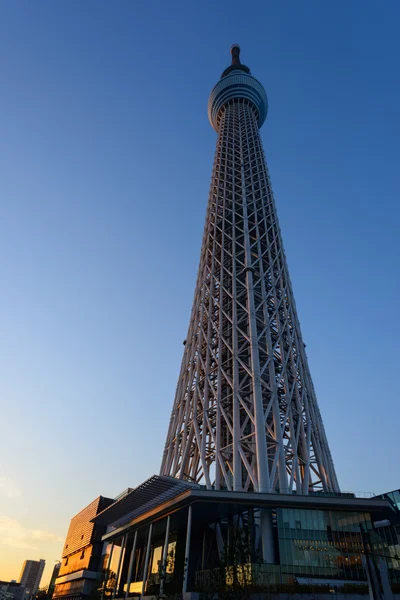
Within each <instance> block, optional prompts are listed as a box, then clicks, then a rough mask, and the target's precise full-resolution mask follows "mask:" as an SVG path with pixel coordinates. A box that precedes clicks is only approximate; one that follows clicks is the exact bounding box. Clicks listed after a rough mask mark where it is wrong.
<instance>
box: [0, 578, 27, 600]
mask: <svg viewBox="0 0 400 600" xmlns="http://www.w3.org/2000/svg"><path fill="white" fill-rule="evenodd" d="M0 600H25V588H24V586H23V585H21V584H20V583H17V582H16V581H0Z"/></svg>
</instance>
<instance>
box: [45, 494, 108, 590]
mask: <svg viewBox="0 0 400 600" xmlns="http://www.w3.org/2000/svg"><path fill="white" fill-rule="evenodd" d="M112 503H113V500H112V499H111V498H104V497H103V496H99V497H98V498H96V500H93V502H91V503H90V504H89V505H88V506H86V507H85V508H84V509H83V510H81V511H80V512H79V513H78V514H77V515H76V516H75V517H73V519H71V523H70V526H69V529H68V533H67V537H66V540H65V544H64V548H63V552H62V560H61V565H60V567H59V573H58V577H57V579H56V581H55V588H54V592H53V598H63V599H65V600H67V599H70V598H74V599H78V598H85V597H88V596H89V595H91V594H92V593H93V592H94V591H95V590H96V589H97V588H98V587H99V585H100V557H101V552H102V547H103V543H102V541H101V536H102V535H103V534H104V533H105V531H106V528H105V527H104V526H102V525H100V524H97V525H94V524H93V522H92V521H91V519H93V517H95V516H96V515H97V514H98V513H99V512H101V511H103V510H105V509H106V508H107V507H108V506H110V504H112ZM53 574H54V573H53Z"/></svg>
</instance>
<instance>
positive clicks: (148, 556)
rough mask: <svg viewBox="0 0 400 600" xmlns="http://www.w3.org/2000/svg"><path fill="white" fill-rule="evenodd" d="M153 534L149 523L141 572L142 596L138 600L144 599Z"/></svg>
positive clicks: (151, 524)
mask: <svg viewBox="0 0 400 600" xmlns="http://www.w3.org/2000/svg"><path fill="white" fill-rule="evenodd" d="M152 533H153V523H150V527H149V537H148V538H147V548H146V558H145V560H144V570H143V585H142V594H141V596H140V598H141V599H142V598H143V597H144V592H145V590H146V581H147V571H148V570H149V559H150V547H151V534H152Z"/></svg>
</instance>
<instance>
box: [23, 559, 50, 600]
mask: <svg viewBox="0 0 400 600" xmlns="http://www.w3.org/2000/svg"><path fill="white" fill-rule="evenodd" d="M45 564H46V561H45V560H43V558H41V559H40V560H26V561H25V562H24V564H23V565H22V569H21V574H20V576H19V580H18V583H20V584H21V585H22V586H24V587H25V594H26V596H29V597H32V596H34V595H35V594H36V592H37V590H38V588H39V585H40V580H41V579H42V575H43V571H44V566H45Z"/></svg>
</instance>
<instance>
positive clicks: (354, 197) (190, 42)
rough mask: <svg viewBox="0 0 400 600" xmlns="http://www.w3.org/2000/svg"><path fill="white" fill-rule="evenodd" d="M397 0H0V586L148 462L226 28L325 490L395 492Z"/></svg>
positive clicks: (175, 344) (174, 366)
mask: <svg viewBox="0 0 400 600" xmlns="http://www.w3.org/2000/svg"><path fill="white" fill-rule="evenodd" d="M399 19H400V4H399V2H398V0H393V1H391V0H386V1H385V2H383V3H379V2H370V1H367V0H357V1H356V0H352V1H349V0H339V1H336V2H321V0H301V1H297V0H286V1H285V2H276V1H274V2H272V1H266V0H260V1H259V2H256V1H255V2H244V1H243V0H242V1H241V2H239V1H236V0H229V1H225V0H224V1H221V0H219V1H218V2H215V1H214V0H212V1H211V0H209V1H204V0H203V1H202V2H195V1H193V2H190V1H189V2H188V1H187V0H181V1H179V2H178V1H174V0H172V1H169V2H165V1H164V0H158V1H149V0H147V1H145V0H129V1H128V0H118V2H115V1H110V0H108V1H102V0H85V1H84V2H81V1H79V0H59V1H57V2H54V1H53V0H41V1H40V2H38V1H35V2H32V1H28V0H26V1H18V0H16V1H11V0H3V1H2V2H1V3H0V73H1V93H0V108H1V110H0V276H1V278H0V332H1V335H0V365H1V377H0V404H1V413H0V419H1V420H0V423H1V427H0V450H1V454H0V579H7V578H17V577H18V575H19V570H20V567H21V564H22V562H23V560H24V559H25V558H31V559H35V558H40V557H42V558H45V559H46V561H47V565H48V566H47V567H46V575H45V578H44V582H45V581H46V580H47V579H48V577H49V572H50V569H51V567H52V565H53V564H54V561H55V560H56V559H58V558H59V557H60V553H61V548H62V540H63V538H64V536H65V534H66V531H67V528H68V524H69V520H70V518H71V517H72V516H73V515H74V514H76V513H77V512H78V511H79V510H81V509H82V508H83V507H84V506H86V505H87V504H88V503H89V502H90V501H91V500H93V499H94V498H95V497H96V496H98V495H99V494H102V495H107V496H115V495H117V494H118V493H119V492H121V491H122V490H123V489H125V488H126V487H128V486H135V485H137V484H139V483H140V482H141V481H143V480H144V479H146V478H147V477H149V476H150V475H152V474H153V473H156V472H158V469H159V465H160V459H161V454H162V450H163V445H164V438H165V434H166V429H167V426H168V420H169V415H170V410H171V407H172V402H173V397H174V392H175V385H176V380H177V376H178V372H179V367H180V360H181V355H182V350H183V346H182V341H183V340H184V339H185V337H186V331H187V325H188V321H189V315H190V309H191V303H192V298H193V290H194V284H195V278H196V271H197V266H198V260H199V252H200V244H201V237H202V230H203V224H204V216H205V209H206V203H207V195H208V190H209V183H210V176H211V168H212V161H213V154H214V148H215V141H216V136H215V132H214V131H213V130H212V129H211V127H210V125H209V124H208V121H207V114H206V107H207V97H208V94H209V92H210V90H211V88H212V86H213V85H214V84H215V83H216V81H217V80H218V78H219V76H220V74H221V72H222V70H223V69H224V68H225V67H226V66H227V65H228V64H229V59H230V56H229V47H230V45H231V44H232V43H234V42H238V43H240V44H241V47H242V54H241V58H242V60H243V62H244V63H245V64H247V65H248V66H249V67H250V68H251V70H252V73H253V74H254V75H255V76H256V77H257V78H258V79H260V81H261V82H262V83H263V84H264V86H265V88H266V91H267V94H268V97H269V115H268V118H267V121H266V123H265V125H264V126H263V129H262V137H263V141H264V145H265V151H266V155H267V160H268V164H269V169H270V174H271V178H272V185H273V188H274V192H275V197H276V202H277V206H278V212H279V217H280V223H281V228H282V232H283V236H284V243H285V248H286V253H287V257H288V262H289V268H290V272H291V277H292V281H293V286H294V292H295V295H296V301H297V307H298V310H299V315H300V320H301V324H302V330H303V334H304V339H305V342H306V344H307V353H308V356H309V360H310V366H311V372H312V375H313V378H314V383H315V387H316V391H317V394H318V398H319V402H320V408H321V411H322V415H323V418H324V422H325V426H326V429H327V434H328V439H329V441H330V445H331V450H332V454H333V457H334V461H335V464H336V469H337V473H338V476H339V481H340V483H341V486H342V489H343V490H354V491H366V492H375V493H380V492H384V491H388V490H391V489H394V488H397V487H400V477H399V474H400V469H399V422H400V419H399V388H398V375H399V372H400V369H399V359H398V356H399V350H398V346H399V339H400V325H399V295H400V277H399V259H400V256H399V255H400V250H399V248H400V244H399V229H400V208H399V189H400V181H399V175H400V169H399V154H400V151H399V139H400V117H399V106H400V79H399V58H400V42H399V35H398V23H399Z"/></svg>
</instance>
